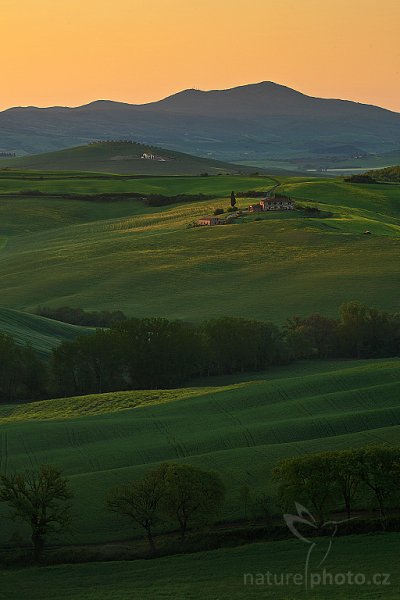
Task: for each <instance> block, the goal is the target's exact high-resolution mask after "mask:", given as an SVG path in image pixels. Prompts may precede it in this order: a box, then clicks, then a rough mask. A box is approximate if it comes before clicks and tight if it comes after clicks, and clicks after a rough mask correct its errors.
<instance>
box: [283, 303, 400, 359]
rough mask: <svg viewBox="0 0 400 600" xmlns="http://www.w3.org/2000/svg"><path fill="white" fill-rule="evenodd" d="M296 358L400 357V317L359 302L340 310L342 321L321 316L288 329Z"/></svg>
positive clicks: (301, 320) (298, 321)
mask: <svg viewBox="0 0 400 600" xmlns="http://www.w3.org/2000/svg"><path fill="white" fill-rule="evenodd" d="M284 330H285V338H286V341H287V344H288V346H289V348H290V349H291V352H292V356H293V357H294V358H313V357H314V358H386V357H391V356H398V355H399V354H400V314H390V313H387V312H385V311H380V310H378V309H376V308H370V307H368V306H366V305H365V304H362V303H361V302H357V301H351V302H346V303H344V304H342V306H341V307H340V318H339V319H331V318H329V317H324V316H322V315H320V314H318V313H316V314H313V315H311V316H309V317H306V318H302V317H298V316H295V317H292V318H290V319H288V320H287V321H286V323H285V325H284Z"/></svg>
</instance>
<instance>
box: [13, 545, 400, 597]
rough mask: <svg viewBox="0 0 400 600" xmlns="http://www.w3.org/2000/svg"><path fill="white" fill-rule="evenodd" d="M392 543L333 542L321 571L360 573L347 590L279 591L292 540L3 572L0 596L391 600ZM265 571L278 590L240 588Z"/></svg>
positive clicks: (292, 568) (295, 552)
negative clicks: (247, 576) (375, 580)
mask: <svg viewBox="0 0 400 600" xmlns="http://www.w3.org/2000/svg"><path fill="white" fill-rule="evenodd" d="M324 541H325V543H326V540H317V542H321V544H323V543H324ZM399 543H400V536H399V534H397V533H389V534H386V535H375V536H352V537H346V538H338V539H336V540H335V541H334V544H333V548H332V551H331V552H330V555H329V557H328V559H327V561H326V563H325V564H324V567H325V569H326V571H327V572H328V573H332V575H333V576H335V575H337V574H341V573H348V572H349V570H350V571H351V573H353V574H354V575H355V574H358V573H362V574H364V577H365V580H366V583H365V584H364V585H354V579H353V585H347V584H345V585H343V584H340V583H339V584H338V585H323V586H317V585H316V586H315V587H314V588H313V589H312V590H309V591H308V592H307V591H306V590H305V589H304V585H295V584H294V583H293V578H290V579H289V585H279V582H280V578H279V575H280V574H281V573H283V574H284V575H286V574H287V573H289V574H290V573H300V574H302V573H303V572H304V561H305V555H306V551H305V549H304V547H305V544H304V543H302V542H301V541H300V540H295V539H293V540H288V541H282V542H269V543H263V544H252V545H248V546H245V547H240V548H228V549H221V550H216V551H213V552H202V553H199V554H192V555H186V556H185V555H182V556H173V557H170V558H162V559H158V560H146V561H144V560H141V561H135V562H109V563H94V564H88V565H62V566H58V567H51V568H43V567H42V568H35V569H29V570H24V571H23V572H21V571H20V570H8V571H6V572H4V573H3V574H2V592H3V593H4V594H5V595H6V596H5V597H7V598H16V599H17V598H18V599H19V598H24V597H29V598H30V599H31V600H53V599H54V598H58V599H59V600H144V599H146V600H161V599H163V600H205V599H207V600H208V599H210V600H213V599H218V600H243V599H244V598H246V599H249V600H252V599H257V600H258V599H259V598H266V597H268V598H269V599H271V600H282V599H283V598H285V599H286V598H287V599H288V600H289V599H290V600H292V599H296V600H305V599H307V598H311V599H312V600H317V599H318V600H322V599H323V600H342V599H343V598H351V599H352V600H364V599H365V600H381V599H382V600H383V599H384V600H397V598H398V589H399V576H398V550H399ZM321 571H322V568H319V569H315V570H313V573H316V574H318V573H321ZM268 572H269V573H271V574H276V575H277V576H278V578H277V581H278V585H272V586H271V585H267V584H265V585H253V586H252V585H246V586H244V583H243V582H244V574H245V573H251V574H253V575H254V576H255V575H256V574H264V578H265V579H264V581H265V582H266V581H267V575H266V574H267V573H268ZM380 573H388V574H389V575H390V579H389V580H388V582H387V584H388V585H382V583H383V581H384V579H379V583H380V584H378V585H371V584H368V581H371V582H372V580H373V577H374V575H375V574H380ZM340 580H341V577H340V576H339V575H338V581H339V582H340ZM257 581H259V582H261V581H262V579H261V578H259V579H258V580H257ZM272 581H273V579H272ZM315 581H316V580H314V583H315ZM326 581H329V578H327V579H326ZM358 581H359V579H358Z"/></svg>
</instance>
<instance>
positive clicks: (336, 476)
mask: <svg viewBox="0 0 400 600" xmlns="http://www.w3.org/2000/svg"><path fill="white" fill-rule="evenodd" d="M274 478H275V480H276V481H277V482H278V492H279V497H280V501H281V504H282V506H283V507H284V509H292V508H293V506H294V505H295V504H296V503H300V504H301V505H303V506H306V507H307V508H308V510H310V511H311V513H312V514H313V516H314V517H315V519H316V523H317V525H318V526H319V527H320V526H322V525H323V523H324V522H326V521H327V520H328V519H329V518H330V514H331V512H332V510H338V509H341V510H344V511H345V512H346V515H347V518H351V515H352V513H353V510H354V507H355V505H357V507H362V508H367V507H368V508H372V509H377V510H378V512H379V517H380V519H381V522H382V526H383V528H385V527H386V522H387V516H388V510H389V509H390V508H392V507H393V506H398V501H399V493H400V448H399V447H394V446H380V445H376V446H367V447H365V448H350V449H347V450H341V451H337V452H321V453H319V454H310V455H307V456H300V457H295V458H288V459H285V460H283V461H281V462H280V463H279V464H278V466H277V467H276V468H275V470H274Z"/></svg>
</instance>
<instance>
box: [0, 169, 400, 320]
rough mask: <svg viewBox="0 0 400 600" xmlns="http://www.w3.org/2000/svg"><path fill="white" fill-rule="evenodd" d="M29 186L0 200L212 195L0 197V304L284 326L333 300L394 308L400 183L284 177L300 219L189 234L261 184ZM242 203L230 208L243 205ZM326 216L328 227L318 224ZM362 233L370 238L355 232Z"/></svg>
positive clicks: (330, 306) (284, 217) (179, 181)
mask: <svg viewBox="0 0 400 600" xmlns="http://www.w3.org/2000/svg"><path fill="white" fill-rule="evenodd" d="M38 176H39V175H38V174H36V175H35V177H36V180H35V181H31V180H30V179H29V178H27V174H25V175H21V174H20V176H19V177H8V175H7V174H6V175H4V174H3V175H2V177H0V194H1V193H9V194H10V193H11V192H13V193H17V192H18V191H20V190H21V189H23V188H24V187H25V186H29V187H30V188H32V187H34V188H35V189H36V188H37V189H40V190H42V191H46V192H47V193H62V192H63V191H64V192H65V191H67V192H69V193H101V192H103V191H106V192H115V193H119V192H126V191H135V192H139V193H140V192H143V193H162V194H167V195H168V194H170V195H175V194H178V193H189V194H190V193H199V192H202V193H205V194H213V195H219V196H220V197H219V198H216V199H215V200H211V201H210V200H207V201H201V202H192V203H190V202H189V203H183V204H177V205H171V206H168V207H162V208H150V207H148V206H146V205H145V204H143V203H142V202H141V201H139V200H131V201H128V200H124V201H115V202H109V203H107V202H93V201H77V200H70V199H69V200H61V199H59V198H50V197H49V198H47V197H46V198H44V197H42V198H41V197H31V198H28V197H24V196H23V195H18V196H17V197H2V198H0V240H1V241H0V243H1V249H0V277H1V282H2V302H3V304H4V305H5V306H10V307H13V308H18V309H24V310H32V309H33V308H34V307H36V306H37V305H38V304H42V305H51V306H60V305H70V306H76V307H82V308H85V309H96V310H98V309H102V308H103V309H117V308H118V309H121V310H123V311H124V312H125V313H126V314H128V315H132V316H155V315H156V316H157V315H158V316H166V317H170V318H184V319H188V320H193V321H195V320H196V321H197V320H200V319H204V318H209V317H210V316H214V315H221V314H223V315H226V314H237V315H239V316H250V317H256V318H258V319H272V320H275V321H282V320H284V319H285V318H286V317H287V316H289V315H291V314H293V313H300V314H305V313H310V312H312V311H315V310H319V311H321V312H324V313H326V314H331V315H335V314H336V313H337V309H338V306H339V305H340V304H341V303H342V302H343V301H345V300H349V299H359V300H361V301H364V302H366V303H368V304H373V305H377V306H380V307H381V308H384V309H387V310H393V311H394V310H398V286H397V279H398V274H399V263H400V261H399V258H400V244H399V239H400V238H399V232H400V214H399V213H400V208H399V207H400V186H398V185H391V186H379V185H377V186H371V185H350V184H346V183H344V182H343V181H341V180H324V179H316V180H314V179H304V178H288V179H284V180H282V189H283V191H285V192H287V193H290V194H291V195H292V196H293V197H295V198H296V199H298V201H299V202H301V203H302V204H304V205H310V206H317V207H319V208H320V209H321V211H322V212H321V214H320V215H319V216H318V217H313V218H306V217H305V216H304V213H302V212H295V213H293V214H284V213H276V214H274V215H269V214H266V215H264V216H263V217H262V219H261V220H256V219H259V217H257V216H247V217H246V218H244V219H242V220H240V222H237V223H235V224H233V225H229V226H225V227H213V228H195V229H190V228H188V225H189V224H190V223H192V222H193V221H195V220H196V219H197V218H198V217H200V216H202V215H204V214H207V213H210V212H211V211H213V210H214V209H215V208H216V207H219V206H222V207H225V208H226V207H227V206H228V205H229V195H230V191H231V190H232V189H234V190H236V191H240V190H248V189H256V190H257V189H258V190H265V189H268V188H270V187H271V186H272V185H273V184H274V181H273V180H270V179H268V178H263V177H241V176H240V177H228V176H225V177H192V178H189V177H183V178H180V177H167V178H134V179H126V178H123V177H120V178H118V176H116V177H110V178H105V179H102V178H97V179H96V178H95V179H90V178H86V179H85V177H83V176H81V177H80V178H78V179H77V178H73V177H70V178H69V179H68V178H67V177H66V176H65V175H63V176H62V177H61V178H60V179H54V175H53V178H51V177H48V178H46V177H45V176H44V179H43V180H40V179H39V180H38ZM248 202H249V201H248V200H239V205H240V206H242V207H244V206H246V205H247V204H248ZM328 213H332V214H333V216H332V217H331V218H325V217H326V215H327V214H328ZM366 230H369V231H371V232H372V235H370V236H365V235H363V233H364V231H366Z"/></svg>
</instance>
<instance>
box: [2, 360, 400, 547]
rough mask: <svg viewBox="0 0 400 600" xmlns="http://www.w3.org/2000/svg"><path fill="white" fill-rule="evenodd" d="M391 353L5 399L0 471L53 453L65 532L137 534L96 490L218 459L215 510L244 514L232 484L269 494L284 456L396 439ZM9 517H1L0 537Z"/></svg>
mask: <svg viewBox="0 0 400 600" xmlns="http://www.w3.org/2000/svg"><path fill="white" fill-rule="evenodd" d="M399 367H400V362H399V360H396V359H393V360H380V361H336V362H335V361H332V362H326V363H325V362H316V363H315V362H314V363H307V362H306V363H302V364H297V365H293V366H290V367H284V368H276V369H274V370H272V371H271V372H269V373H265V374H257V376H254V377H252V376H247V377H246V376H244V375H242V376H240V377H237V378H221V379H217V380H216V381H215V387H210V384H211V385H212V384H213V383H214V382H213V381H212V380H209V381H208V384H207V386H204V385H202V383H201V382H199V386H198V387H192V388H190V389H179V390H170V391H153V392H135V391H133V392H121V393H115V394H106V395H101V396H96V395H95V396H87V397H83V398H71V399H60V400H48V401H43V402H38V403H31V404H26V405H19V406H14V407H12V406H5V407H4V408H3V410H2V415H1V416H0V448H1V452H0V457H1V464H0V471H8V472H11V471H13V470H14V469H17V470H23V469H26V468H32V467H36V466H37V465H40V464H43V463H47V464H54V465H56V466H57V467H58V468H60V469H62V470H63V472H64V473H65V474H66V475H67V476H68V477H69V478H70V479H71V485H72V487H73V489H74V491H75V501H74V513H75V514H76V519H75V528H74V536H73V537H72V538H71V542H73V543H78V544H79V543H105V542H110V541H116V540H124V539H129V538H131V537H135V536H138V535H141V533H140V530H138V529H137V528H135V527H132V529H127V528H126V523H125V522H123V521H119V520H118V519H117V518H114V517H111V516H110V515H108V514H107V513H106V512H105V511H104V500H105V497H106V495H107V491H108V490H109V489H110V488H111V487H113V486H114V485H117V484H119V483H123V482H127V481H129V480H130V479H132V478H134V477H137V476H139V475H140V474H141V473H143V472H144V471H145V470H146V469H148V468H150V467H151V465H154V464H157V463H159V462H163V461H166V460H169V461H176V460H178V461H182V462H185V463H189V464H194V465H198V466H201V467H204V468H207V469H212V470H216V471H218V472H219V473H220V474H221V476H222V477H223V479H224V481H225V483H226V485H227V488H228V499H227V503H226V506H225V509H224V512H223V514H222V515H221V518H222V519H224V520H236V519H240V518H242V517H243V507H242V504H241V501H240V494H239V491H240V488H241V487H242V486H244V485H248V486H249V487H250V488H251V489H252V493H254V494H260V493H262V492H266V493H268V494H273V487H272V484H271V471H272V469H273V467H274V466H275V465H276V463H277V462H278V461H279V460H280V459H281V458H283V457H285V456H293V455H297V454H304V453H307V452H315V451H320V450H329V449H332V450H333V449H339V448H346V447H349V446H360V445H366V444H368V443H375V442H389V443H390V442H392V443H398V440H399V433H400V429H399V427H400V426H399V425H398V424H399V420H400V404H399V400H398V399H399V391H400V368H399ZM19 530H20V529H19V526H18V525H15V524H10V523H9V522H7V521H3V526H2V531H1V532H0V544H2V543H6V542H7V541H8V540H10V539H11V537H12V535H13V533H14V532H15V531H19Z"/></svg>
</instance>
